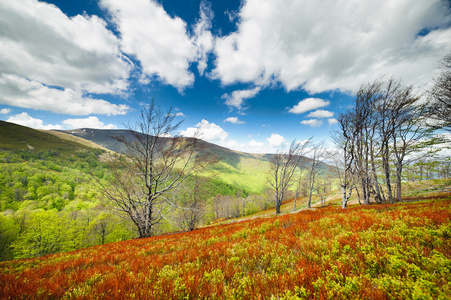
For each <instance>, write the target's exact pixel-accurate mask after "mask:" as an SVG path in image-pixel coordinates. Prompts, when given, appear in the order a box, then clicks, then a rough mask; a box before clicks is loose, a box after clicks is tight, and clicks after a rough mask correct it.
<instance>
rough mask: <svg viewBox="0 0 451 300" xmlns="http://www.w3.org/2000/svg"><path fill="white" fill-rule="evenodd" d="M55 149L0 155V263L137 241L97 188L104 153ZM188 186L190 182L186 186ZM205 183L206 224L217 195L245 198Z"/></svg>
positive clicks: (163, 228)
mask: <svg viewBox="0 0 451 300" xmlns="http://www.w3.org/2000/svg"><path fill="white" fill-rule="evenodd" d="M4 145H5V144H2V146H4ZM2 148H3V147H2ZM56 149H57V150H43V149H41V150H34V149H28V150H2V151H1V152H0V166H1V170H2V172H0V211H1V212H3V213H1V214H0V260H8V259H15V258H28V257H36V256H41V255H46V254H51V253H56V252H61V251H70V250H75V249H80V248H84V247H89V246H93V245H98V244H104V243H108V242H114V241H120V240H127V239H131V238H134V237H136V232H135V228H134V227H133V224H131V221H130V220H129V219H127V218H123V217H122V216H120V215H117V214H116V212H115V211H114V210H113V209H112V207H110V206H109V205H108V203H107V202H106V201H105V199H104V197H103V195H102V191H101V190H100V189H99V187H98V186H97V184H96V182H98V181H101V182H105V183H106V182H108V174H109V170H108V166H107V165H106V164H105V163H103V162H102V156H104V155H108V154H106V153H105V151H104V150H100V149H90V148H86V147H79V148H72V149H71V148H64V147H58V148H56ZM94 178H95V180H94ZM192 181H193V180H192V179H188V180H187V185H189V184H190V182H192ZM203 181H204V185H205V186H206V189H205V190H206V191H208V192H207V193H206V194H205V195H203V201H205V205H206V206H207V204H210V208H208V207H205V214H207V213H208V211H210V216H211V217H210V219H212V218H213V217H214V215H215V213H214V212H213V208H212V207H213V198H214V197H215V196H217V195H220V196H217V198H220V197H222V196H235V197H236V195H240V196H243V197H245V196H247V192H246V191H243V190H240V189H238V188H236V187H234V186H231V185H228V184H226V183H223V182H222V181H220V180H218V179H214V178H210V179H203ZM180 194H181V195H183V193H180ZM178 200H179V201H184V199H183V197H179V199H178ZM208 218H209V217H208V215H207V216H206V218H205V219H206V220H208ZM177 229H180V228H178V224H177V223H176V222H171V221H170V220H169V221H166V222H163V223H162V224H161V225H160V228H159V232H160V233H164V232H167V231H173V230H177Z"/></svg>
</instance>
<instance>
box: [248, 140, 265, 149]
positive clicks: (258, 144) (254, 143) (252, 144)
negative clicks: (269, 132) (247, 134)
mask: <svg viewBox="0 0 451 300" xmlns="http://www.w3.org/2000/svg"><path fill="white" fill-rule="evenodd" d="M248 145H249V147H251V148H261V147H263V145H264V143H262V142H257V141H256V140H254V139H252V140H251V141H250V142H249V143H248Z"/></svg>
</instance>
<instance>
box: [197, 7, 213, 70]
mask: <svg viewBox="0 0 451 300" xmlns="http://www.w3.org/2000/svg"><path fill="white" fill-rule="evenodd" d="M213 16H214V14H213V11H212V9H211V7H210V4H209V3H208V2H206V1H202V2H201V3H200V19H199V21H198V22H197V23H196V25H195V26H194V37H193V42H194V45H195V47H196V50H197V60H198V63H197V70H198V71H199V74H200V75H203V74H204V71H205V69H206V68H207V60H208V57H207V55H208V53H210V52H211V51H212V50H213V40H214V39H213V35H212V34H211V31H210V30H211V20H212V19H213Z"/></svg>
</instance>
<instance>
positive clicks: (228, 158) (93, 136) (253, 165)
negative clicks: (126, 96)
mask: <svg viewBox="0 0 451 300" xmlns="http://www.w3.org/2000/svg"><path fill="white" fill-rule="evenodd" d="M64 133H67V134H69V135H72V136H74V137H80V138H83V139H86V140H89V141H92V142H94V143H96V144H98V145H101V146H102V147H105V148H107V149H110V150H113V151H116V152H125V151H126V149H125V148H124V146H123V145H122V144H121V143H119V142H117V140H115V139H114V137H115V136H123V137H125V138H131V137H132V136H131V134H130V132H129V131H128V130H102V129H90V128H82V129H76V130H66V131H64ZM199 144H200V147H201V148H202V151H204V152H209V153H213V154H215V155H217V156H218V157H219V159H220V161H219V163H218V164H216V165H215V166H213V167H212V168H211V170H210V171H213V172H204V175H206V176H212V175H213V176H215V177H216V179H218V180H220V181H222V182H224V183H227V184H229V185H232V186H235V187H238V188H240V189H242V190H243V191H245V193H247V194H252V193H263V192H264V190H265V189H266V188H267V177H268V171H269V168H270V161H271V158H272V155H271V154H252V153H244V152H239V151H234V150H230V149H227V148H224V147H221V146H218V145H215V144H212V143H208V142H205V141H199ZM306 160H307V158H306Z"/></svg>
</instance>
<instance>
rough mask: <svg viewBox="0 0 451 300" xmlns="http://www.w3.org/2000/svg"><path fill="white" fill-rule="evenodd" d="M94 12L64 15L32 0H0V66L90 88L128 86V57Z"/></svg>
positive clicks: (32, 77)
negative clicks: (70, 15)
mask: <svg viewBox="0 0 451 300" xmlns="http://www.w3.org/2000/svg"><path fill="white" fill-rule="evenodd" d="M106 26H107V25H106V22H105V21H104V20H102V19H100V18H99V17H97V16H86V15H83V16H81V15H77V16H74V17H71V18H69V17H67V16H66V15H65V14H64V13H63V12H62V11H61V10H60V9H59V8H57V7H56V6H54V5H51V4H47V3H45V2H39V1H37V0H21V1H8V0H0V28H2V30H0V53H2V58H1V59H0V70H1V71H0V72H1V74H11V75H15V76H17V77H23V78H28V79H30V80H33V81H38V82H40V83H43V84H45V85H52V86H60V87H64V88H71V89H74V90H80V91H88V92H90V93H119V92H122V91H124V90H125V89H126V88H127V87H128V81H127V80H128V76H129V70H130V67H131V65H130V63H129V62H128V61H127V59H125V58H124V57H123V56H122V54H121V52H120V51H119V41H118V39H117V38H116V36H115V35H114V34H113V33H112V32H110V31H109V30H108V29H107V28H106Z"/></svg>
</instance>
